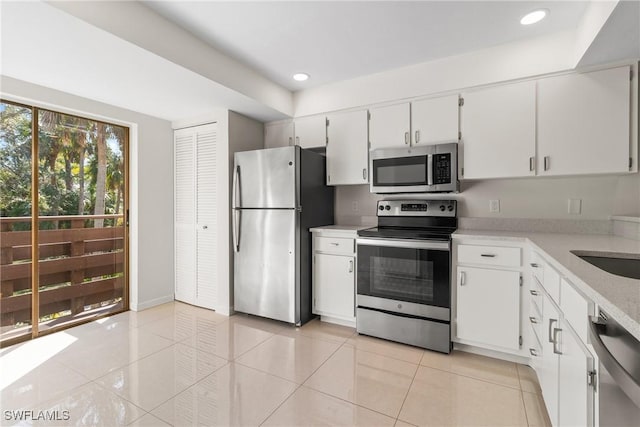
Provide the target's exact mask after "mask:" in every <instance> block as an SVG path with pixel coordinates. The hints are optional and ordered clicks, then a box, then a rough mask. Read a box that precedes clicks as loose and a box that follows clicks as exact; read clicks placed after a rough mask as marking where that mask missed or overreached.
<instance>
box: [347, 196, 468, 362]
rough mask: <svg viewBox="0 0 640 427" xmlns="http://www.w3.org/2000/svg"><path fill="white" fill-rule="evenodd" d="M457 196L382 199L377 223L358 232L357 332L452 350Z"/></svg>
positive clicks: (435, 348)
mask: <svg viewBox="0 0 640 427" xmlns="http://www.w3.org/2000/svg"><path fill="white" fill-rule="evenodd" d="M456 213H457V206H456V201H455V200H381V201H379V202H378V211H377V216H378V226H377V227H374V228H369V229H365V230H360V231H358V239H357V241H356V242H357V248H358V249H357V250H358V257H357V259H358V268H357V276H356V277H357V279H356V281H357V296H356V305H357V312H356V319H357V320H356V322H357V323H356V325H357V330H358V333H360V334H365V335H371V336H375V337H379V338H384V339H388V340H392V341H397V342H402V343H405V344H410V345H415V346H418V347H423V348H427V349H431V350H436V351H440V352H443V353H449V352H450V351H451V233H453V232H454V231H455V229H456V227H457V224H458V220H457V216H456Z"/></svg>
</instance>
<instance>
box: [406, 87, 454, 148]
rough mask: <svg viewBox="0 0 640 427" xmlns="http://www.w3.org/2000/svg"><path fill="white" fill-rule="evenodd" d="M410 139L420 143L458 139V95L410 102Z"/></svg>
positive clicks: (426, 143) (427, 143)
mask: <svg viewBox="0 0 640 427" xmlns="http://www.w3.org/2000/svg"><path fill="white" fill-rule="evenodd" d="M411 141H412V143H413V144H421V145H429V144H437V143H442V142H453V141H458V95H450V96H443V97H440V98H432V99H424V100H421V101H416V102H412V103H411Z"/></svg>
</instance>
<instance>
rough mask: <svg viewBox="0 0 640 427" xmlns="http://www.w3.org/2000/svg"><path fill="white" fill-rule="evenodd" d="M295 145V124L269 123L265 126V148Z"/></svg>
mask: <svg viewBox="0 0 640 427" xmlns="http://www.w3.org/2000/svg"><path fill="white" fill-rule="evenodd" d="M289 145H293V122H292V121H287V122H277V123H267V124H266V125H265V126H264V148H276V147H286V146H289Z"/></svg>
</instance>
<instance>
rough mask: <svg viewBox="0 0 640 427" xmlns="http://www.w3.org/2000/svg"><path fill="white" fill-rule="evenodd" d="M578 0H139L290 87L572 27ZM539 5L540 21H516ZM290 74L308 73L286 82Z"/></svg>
mask: <svg viewBox="0 0 640 427" xmlns="http://www.w3.org/2000/svg"><path fill="white" fill-rule="evenodd" d="M588 3H589V2H587V1H409V2H399V1H393V2H392V1H331V2H329V1H298V2H244V1H242V2H216V1H145V2H144V4H145V5H146V6H147V7H149V8H151V9H153V10H154V11H156V12H157V13H159V14H161V15H163V16H164V17H165V18H167V19H168V20H170V21H172V22H174V23H176V24H177V25H179V26H181V27H182V28H183V29H185V30H187V31H189V32H190V33H192V34H193V35H195V36H196V37H198V38H199V39H201V40H203V41H205V42H206V43H208V44H209V45H211V46H212V47H214V48H216V49H218V50H220V51H222V52H223V53H225V54H227V55H229V56H231V57H233V58H235V59H237V60H238V61H240V62H242V63H244V64H246V65H247V66H249V67H251V68H253V69H255V70H256V71H258V72H259V73H260V74H262V75H264V76H266V77H267V78H269V79H271V80H272V81H274V82H276V83H278V84H280V85H282V86H283V87H285V88H288V89H289V90H292V91H296V90H300V89H306V88H310V87H314V86H318V85H322V84H326V83H331V82H335V81H340V80H346V79H351V78H355V77H359V76H363V75H368V74H372V73H377V72H382V71H386V70H390V69H394V68H398V67H403V66H408V65H412V64H416V63H421V62H425V61H431V60H435V59H439V58H445V57H449V56H454V55H459V54H463V53H467V52H471V51H475V50H479V49H483V48H488V47H492V46H497V45H501V44H505V43H509V42H515V41H518V40H523V39H526V38H533V37H536V36H541V35H547V34H551V33H558V32H561V31H569V30H575V28H576V27H577V26H578V24H579V22H580V20H581V18H582V16H583V15H584V13H585V10H586V9H587V5H588ZM539 8H546V9H548V10H549V11H550V14H549V16H548V17H547V18H546V19H545V20H543V21H542V22H540V23H538V24H535V25H531V26H523V25H520V23H519V21H520V18H521V17H522V16H523V15H525V14H526V13H528V12H530V11H532V10H535V9H539ZM296 72H305V73H308V74H310V75H311V78H310V79H309V80H308V81H306V82H296V81H294V80H293V79H292V78H291V76H292V75H293V74H294V73H296Z"/></svg>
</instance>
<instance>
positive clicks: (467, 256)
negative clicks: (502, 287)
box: [458, 245, 521, 267]
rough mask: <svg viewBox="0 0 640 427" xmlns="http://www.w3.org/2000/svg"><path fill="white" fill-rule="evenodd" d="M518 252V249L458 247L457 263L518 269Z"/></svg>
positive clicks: (519, 260)
mask: <svg viewBox="0 0 640 427" xmlns="http://www.w3.org/2000/svg"><path fill="white" fill-rule="evenodd" d="M520 252H521V251H520V248H506V247H501V246H476V245H459V246H458V263H460V264H464V263H468V264H482V265H496V266H500V267H519V266H520V264H521V254H520Z"/></svg>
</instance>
